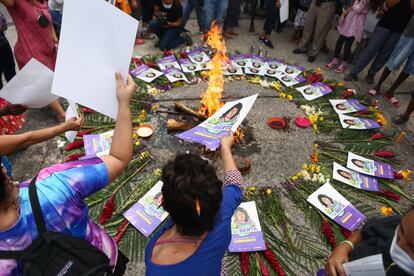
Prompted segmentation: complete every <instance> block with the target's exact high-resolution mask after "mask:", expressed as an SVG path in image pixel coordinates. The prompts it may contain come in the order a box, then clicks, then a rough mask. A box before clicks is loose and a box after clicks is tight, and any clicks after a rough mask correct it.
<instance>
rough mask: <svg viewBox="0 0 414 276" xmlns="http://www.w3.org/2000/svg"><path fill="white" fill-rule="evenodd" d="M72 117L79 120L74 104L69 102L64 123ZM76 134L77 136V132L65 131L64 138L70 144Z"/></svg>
mask: <svg viewBox="0 0 414 276" xmlns="http://www.w3.org/2000/svg"><path fill="white" fill-rule="evenodd" d="M73 117H76V118H79V114H78V111H77V108H76V103H74V102H71V101H69V106H68V109H66V121H67V120H69V119H71V118H73ZM76 134H78V132H77V131H66V132H65V137H66V139H68V141H69V142H71V143H72V142H73V141H74V140H75V138H76Z"/></svg>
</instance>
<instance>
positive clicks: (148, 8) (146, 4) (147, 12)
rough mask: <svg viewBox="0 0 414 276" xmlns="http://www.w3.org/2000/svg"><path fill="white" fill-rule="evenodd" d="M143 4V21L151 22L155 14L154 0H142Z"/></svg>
mask: <svg viewBox="0 0 414 276" xmlns="http://www.w3.org/2000/svg"><path fill="white" fill-rule="evenodd" d="M141 5H142V9H141V18H142V21H143V22H145V23H149V22H150V21H151V20H152V18H153V16H154V14H153V9H154V0H141Z"/></svg>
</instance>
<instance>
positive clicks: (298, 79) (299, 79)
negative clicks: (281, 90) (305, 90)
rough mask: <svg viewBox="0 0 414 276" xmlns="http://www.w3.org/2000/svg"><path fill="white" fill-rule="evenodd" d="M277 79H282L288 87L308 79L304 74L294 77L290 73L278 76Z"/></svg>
mask: <svg viewBox="0 0 414 276" xmlns="http://www.w3.org/2000/svg"><path fill="white" fill-rule="evenodd" d="M277 79H278V80H280V81H281V82H282V83H283V85H284V86H286V87H291V86H294V85H297V84H299V83H302V82H305V81H306V79H305V78H303V77H302V76H297V77H292V76H290V75H288V74H282V75H279V76H277Z"/></svg>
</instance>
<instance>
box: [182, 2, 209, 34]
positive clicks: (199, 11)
mask: <svg viewBox="0 0 414 276" xmlns="http://www.w3.org/2000/svg"><path fill="white" fill-rule="evenodd" d="M193 9H195V12H196V15H197V22H198V28H199V30H200V32H205V31H206V30H207V29H208V28H207V27H206V26H205V23H204V17H205V16H204V10H203V8H202V7H201V3H200V0H187V1H186V2H185V4H184V11H183V18H182V19H181V21H182V22H183V26H184V27H185V24H187V21H188V18H189V17H190V13H191V12H192V11H193Z"/></svg>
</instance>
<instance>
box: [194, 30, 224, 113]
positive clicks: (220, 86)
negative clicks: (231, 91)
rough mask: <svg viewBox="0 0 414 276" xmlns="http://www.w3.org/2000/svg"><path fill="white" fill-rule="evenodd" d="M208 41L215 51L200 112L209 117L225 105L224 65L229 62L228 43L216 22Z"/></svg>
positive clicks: (208, 35) (209, 33)
mask: <svg viewBox="0 0 414 276" xmlns="http://www.w3.org/2000/svg"><path fill="white" fill-rule="evenodd" d="M207 43H208V45H209V46H210V47H211V48H213V49H214V50H215V53H214V56H213V58H212V59H211V61H210V64H209V65H210V67H211V69H210V71H209V73H208V76H209V82H208V88H207V90H206V91H205V92H204V93H203V95H202V96H201V107H200V110H199V113H200V114H201V115H204V116H206V117H207V118H208V117H210V116H211V115H213V114H214V113H215V112H216V111H217V110H219V109H220V107H222V106H223V103H222V102H221V101H220V100H221V97H222V94H223V90H224V78H223V65H224V64H226V63H227V62H228V57H227V55H226V44H225V42H224V39H223V37H222V35H221V30H220V27H219V26H218V25H217V24H216V22H213V24H212V26H211V29H210V31H209V32H208V34H207Z"/></svg>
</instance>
